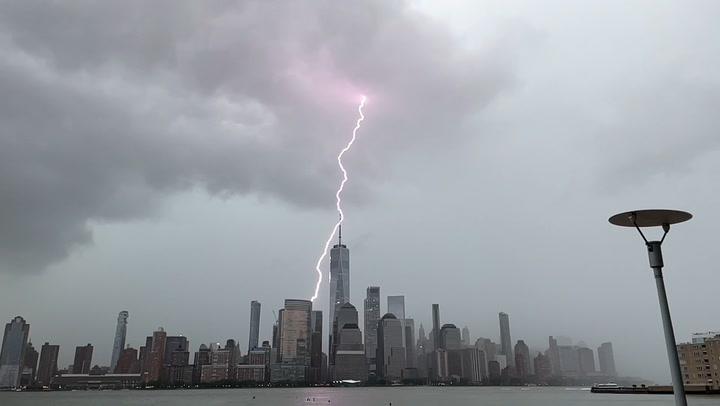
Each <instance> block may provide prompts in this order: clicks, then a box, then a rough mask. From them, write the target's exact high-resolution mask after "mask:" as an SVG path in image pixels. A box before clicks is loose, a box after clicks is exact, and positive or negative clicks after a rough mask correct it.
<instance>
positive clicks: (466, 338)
mask: <svg viewBox="0 0 720 406" xmlns="http://www.w3.org/2000/svg"><path fill="white" fill-rule="evenodd" d="M471 345H472V343H471V342H470V330H469V329H468V327H467V326H465V327H463V329H462V347H463V348H467V347H470V346H471Z"/></svg>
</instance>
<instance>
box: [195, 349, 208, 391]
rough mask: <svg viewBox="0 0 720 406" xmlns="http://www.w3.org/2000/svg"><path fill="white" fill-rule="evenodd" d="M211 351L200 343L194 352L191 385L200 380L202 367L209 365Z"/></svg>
mask: <svg viewBox="0 0 720 406" xmlns="http://www.w3.org/2000/svg"><path fill="white" fill-rule="evenodd" d="M211 358H212V351H211V350H210V348H208V346H207V345H205V344H200V348H199V349H198V351H197V352H196V353H195V361H194V363H193V375H192V380H193V385H197V384H199V383H200V382H202V369H203V367H204V366H205V365H210V363H211Z"/></svg>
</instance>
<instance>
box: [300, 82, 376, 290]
mask: <svg viewBox="0 0 720 406" xmlns="http://www.w3.org/2000/svg"><path fill="white" fill-rule="evenodd" d="M364 106H365V96H362V98H361V99H360V106H359V107H358V113H360V118H358V120H357V122H356V123H355V128H354V129H353V132H352V138H351V139H350V142H348V144H347V145H346V146H345V148H343V149H342V151H340V154H339V155H338V157H337V162H338V166H339V167H340V170H341V171H342V173H343V180H342V182H340V187H339V188H338V190H337V192H336V193H335V201H336V202H335V207H337V211H338V214H339V215H340V220H338V222H337V223H336V224H335V227H333V231H332V233H330V237H328V239H327V241H326V242H325V249H323V253H322V255H321V256H320V259H318V262H317V265H315V270H316V271H317V273H318V281H317V285H315V294H314V295H313V297H312V298H311V299H310V301H313V302H314V301H315V299H317V297H318V292H320V284H322V276H323V274H322V271H321V270H320V265H321V264H322V262H323V260H324V259H325V257H326V256H327V253H328V248H329V247H330V242H331V241H332V239H333V237H334V236H335V233H336V232H337V231H338V227H340V225H341V224H342V222H343V220H345V214H344V213H343V211H342V207H341V206H340V203H341V199H340V194H341V193H342V191H343V188H344V187H345V183H346V182H347V180H348V175H347V171H346V170H345V167H344V166H343V163H342V157H343V155H345V153H346V152H347V151H348V150H349V149H350V148H351V147H352V145H353V144H354V143H355V138H356V137H357V130H359V129H360V123H362V121H363V120H365V116H364V115H363V112H362V109H363V107H364Z"/></svg>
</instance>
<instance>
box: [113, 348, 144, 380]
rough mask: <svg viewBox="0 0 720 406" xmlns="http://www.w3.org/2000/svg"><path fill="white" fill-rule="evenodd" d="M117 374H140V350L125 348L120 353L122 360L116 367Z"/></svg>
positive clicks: (119, 359) (120, 359)
mask: <svg viewBox="0 0 720 406" xmlns="http://www.w3.org/2000/svg"><path fill="white" fill-rule="evenodd" d="M115 373H116V374H139V373H140V360H138V350H136V349H135V348H130V347H128V348H125V349H124V350H122V352H121V353H120V358H118V362H117V364H116V365H115Z"/></svg>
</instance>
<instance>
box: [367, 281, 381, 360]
mask: <svg viewBox="0 0 720 406" xmlns="http://www.w3.org/2000/svg"><path fill="white" fill-rule="evenodd" d="M378 321H380V287H379V286H370V287H368V288H367V293H366V296H365V357H366V358H367V359H368V360H369V361H370V362H369V363H370V370H371V371H374V370H375V368H374V367H373V365H374V360H375V355H376V354H375V351H377V328H378Z"/></svg>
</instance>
